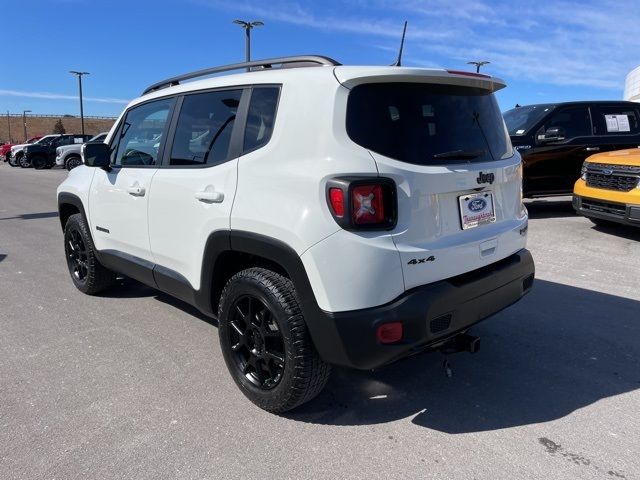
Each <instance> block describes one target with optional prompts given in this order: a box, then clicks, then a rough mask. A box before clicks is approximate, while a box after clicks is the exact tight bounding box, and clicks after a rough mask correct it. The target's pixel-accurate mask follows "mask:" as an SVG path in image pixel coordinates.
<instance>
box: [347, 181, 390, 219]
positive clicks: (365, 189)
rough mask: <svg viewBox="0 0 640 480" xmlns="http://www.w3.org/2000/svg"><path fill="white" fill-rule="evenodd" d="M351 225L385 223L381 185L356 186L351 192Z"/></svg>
mask: <svg viewBox="0 0 640 480" xmlns="http://www.w3.org/2000/svg"><path fill="white" fill-rule="evenodd" d="M351 204H352V205H353V211H352V212H351V214H352V215H353V223H354V224H356V225H371V224H376V223H377V224H379V223H383V222H384V221H385V216H384V193H383V190H382V185H376V184H373V185H358V186H357V187H353V189H352V190H351Z"/></svg>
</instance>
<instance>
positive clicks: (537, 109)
mask: <svg viewBox="0 0 640 480" xmlns="http://www.w3.org/2000/svg"><path fill="white" fill-rule="evenodd" d="M554 108H555V105H528V106H526V107H516V108H513V109H511V110H509V111H507V112H504V115H503V116H504V122H505V123H506V124H507V131H508V132H509V135H526V134H527V132H529V130H531V128H533V127H534V126H535V125H536V124H537V123H538V122H539V121H540V120H542V117H544V116H545V115H546V114H547V113H549V112H550V111H551V110H553V109H554Z"/></svg>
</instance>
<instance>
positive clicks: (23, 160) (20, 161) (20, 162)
mask: <svg viewBox="0 0 640 480" xmlns="http://www.w3.org/2000/svg"><path fill="white" fill-rule="evenodd" d="M16 161H17V162H18V165H20V166H21V167H22V168H31V162H30V161H29V159H28V158H27V156H26V155H25V154H24V153H23V154H22V155H20V157H19V158H16Z"/></svg>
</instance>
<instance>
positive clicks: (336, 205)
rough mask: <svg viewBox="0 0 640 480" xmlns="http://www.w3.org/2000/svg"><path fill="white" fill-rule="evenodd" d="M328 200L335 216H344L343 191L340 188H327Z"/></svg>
mask: <svg viewBox="0 0 640 480" xmlns="http://www.w3.org/2000/svg"><path fill="white" fill-rule="evenodd" d="M329 202H330V203H331V209H332V210H333V214H334V215H335V216H336V217H340V218H342V217H344V192H343V191H342V189H340V188H330V189H329Z"/></svg>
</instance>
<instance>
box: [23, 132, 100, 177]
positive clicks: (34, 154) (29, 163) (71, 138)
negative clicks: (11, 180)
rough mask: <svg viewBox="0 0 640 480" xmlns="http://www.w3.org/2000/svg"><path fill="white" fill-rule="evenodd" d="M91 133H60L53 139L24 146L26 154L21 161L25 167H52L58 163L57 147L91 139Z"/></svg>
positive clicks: (39, 168)
mask: <svg viewBox="0 0 640 480" xmlns="http://www.w3.org/2000/svg"><path fill="white" fill-rule="evenodd" d="M90 138H91V135H66V134H65V135H59V136H58V137H55V138H53V139H52V140H51V141H49V142H47V143H43V144H39V143H34V144H31V145H27V146H26V147H24V150H23V152H24V155H23V157H22V159H21V161H20V166H21V167H23V168H27V167H34V168H36V169H38V170H41V169H43V168H51V167H53V166H54V165H55V164H56V148H58V147H62V146H63V145H73V144H74V143H78V144H82V143H84V142H86V141H87V140H89V139H90Z"/></svg>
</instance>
